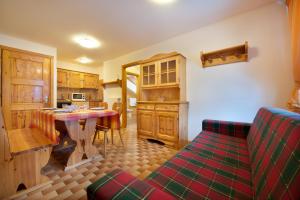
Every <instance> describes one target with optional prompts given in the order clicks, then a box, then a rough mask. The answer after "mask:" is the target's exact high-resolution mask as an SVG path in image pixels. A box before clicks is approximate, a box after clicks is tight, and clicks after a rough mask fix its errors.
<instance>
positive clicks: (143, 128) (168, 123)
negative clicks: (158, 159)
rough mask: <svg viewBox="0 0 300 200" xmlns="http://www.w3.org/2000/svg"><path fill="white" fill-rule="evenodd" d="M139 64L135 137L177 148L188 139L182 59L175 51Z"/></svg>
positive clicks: (184, 71)
mask: <svg viewBox="0 0 300 200" xmlns="http://www.w3.org/2000/svg"><path fill="white" fill-rule="evenodd" d="M140 66H141V81H140V84H141V85H140V99H139V101H137V132H138V137H139V138H142V139H154V140H158V141H160V142H163V143H164V144H165V145H167V146H170V147H173V148H176V149H179V148H181V147H182V146H184V145H185V144H187V142H188V102H187V101H186V58H185V57H184V56H183V55H181V54H179V53H176V52H174V53H169V54H159V55H156V56H153V57H152V58H150V59H147V60H144V61H142V62H141V65H140Z"/></svg>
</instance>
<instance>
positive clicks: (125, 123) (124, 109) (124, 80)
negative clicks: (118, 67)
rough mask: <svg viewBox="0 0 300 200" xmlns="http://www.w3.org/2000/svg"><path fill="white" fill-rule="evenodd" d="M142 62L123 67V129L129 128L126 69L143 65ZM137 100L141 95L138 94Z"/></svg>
mask: <svg viewBox="0 0 300 200" xmlns="http://www.w3.org/2000/svg"><path fill="white" fill-rule="evenodd" d="M141 62H142V61H141V60H139V61H135V62H131V63H128V64H125V65H122V128H126V127H127V72H126V68H129V67H134V66H137V65H140V64H141ZM137 100H139V95H138V94H137Z"/></svg>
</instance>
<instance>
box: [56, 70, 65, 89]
mask: <svg viewBox="0 0 300 200" xmlns="http://www.w3.org/2000/svg"><path fill="white" fill-rule="evenodd" d="M57 87H68V71H66V70H62V69H57Z"/></svg>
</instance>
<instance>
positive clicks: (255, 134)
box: [247, 108, 300, 199]
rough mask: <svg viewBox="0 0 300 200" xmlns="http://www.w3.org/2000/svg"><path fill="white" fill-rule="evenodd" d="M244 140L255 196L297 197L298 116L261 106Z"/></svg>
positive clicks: (299, 168)
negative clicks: (246, 145)
mask: <svg viewBox="0 0 300 200" xmlns="http://www.w3.org/2000/svg"><path fill="white" fill-rule="evenodd" d="M247 142H248V148H249V154H250V161H251V167H252V178H253V185H254V195H255V197H256V198H259V199H267V198H270V199H273V198H276V199H300V190H299V185H300V115H298V114H295V113H290V112H287V111H285V110H281V109H274V108H273V109H271V108H261V109H260V110H259V112H258V114H257V115H256V117H255V119H254V122H253V125H252V127H251V129H250V132H249V135H248V138H247Z"/></svg>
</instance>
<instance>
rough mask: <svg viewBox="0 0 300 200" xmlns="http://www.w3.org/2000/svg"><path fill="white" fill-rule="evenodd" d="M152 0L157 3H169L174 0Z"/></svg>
mask: <svg viewBox="0 0 300 200" xmlns="http://www.w3.org/2000/svg"><path fill="white" fill-rule="evenodd" d="M152 1H153V2H154V3H157V4H170V3H173V2H175V1H176V0H152Z"/></svg>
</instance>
